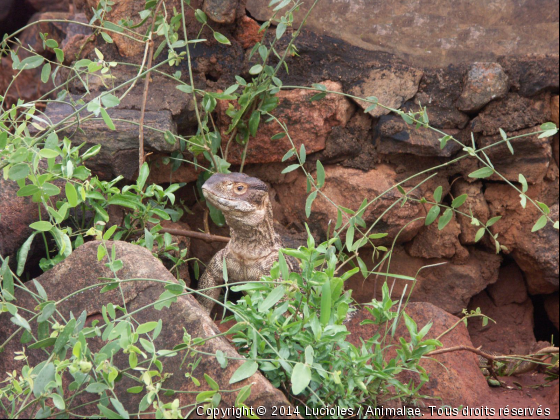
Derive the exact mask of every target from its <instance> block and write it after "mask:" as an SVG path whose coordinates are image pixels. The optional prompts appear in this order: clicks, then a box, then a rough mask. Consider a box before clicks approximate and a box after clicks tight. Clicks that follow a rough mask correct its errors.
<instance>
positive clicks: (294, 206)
mask: <svg viewBox="0 0 560 420" xmlns="http://www.w3.org/2000/svg"><path fill="white" fill-rule="evenodd" d="M325 173H326V182H325V186H324V187H323V189H322V191H323V193H324V194H325V195H326V196H327V197H329V198H330V199H331V200H332V201H333V202H334V203H336V204H338V205H341V206H344V207H346V208H350V209H352V210H354V211H357V210H358V208H359V207H360V205H361V204H362V202H363V200H364V199H366V200H368V201H370V200H373V199H374V198H376V197H378V196H380V195H381V194H382V193H383V192H385V191H386V190H389V189H390V188H391V187H393V186H394V185H395V184H396V183H397V182H398V175H397V174H396V172H395V170H394V169H393V168H392V167H391V166H389V165H385V164H380V165H377V167H376V168H375V169H372V170H370V171H367V172H363V171H360V170H357V169H351V168H344V167H341V166H337V165H327V166H325ZM433 188H435V187H432V186H431V185H427V184H424V185H423V186H422V187H421V188H419V189H417V190H415V191H414V192H413V194H417V195H420V194H421V193H426V192H427V191H428V190H429V191H433ZM275 189H276V192H277V193H278V201H279V203H280V204H281V205H282V207H283V209H284V216H285V218H286V219H287V221H288V223H294V224H296V225H301V224H302V223H303V222H304V221H306V222H307V223H308V224H309V226H310V228H311V229H312V231H314V232H316V233H318V234H319V236H321V237H326V232H327V229H328V228H329V221H330V223H331V226H330V229H331V231H332V228H333V225H334V224H335V223H336V220H337V209H336V207H335V206H334V205H333V204H332V203H331V202H330V201H328V200H326V199H325V198H324V197H323V196H322V195H321V194H319V195H318V196H317V199H316V200H315V202H314V203H313V206H312V209H311V214H312V216H311V217H310V218H309V219H307V217H306V214H305V202H306V198H307V195H308V194H307V193H306V189H307V181H306V178H305V177H304V176H303V175H302V174H300V173H298V175H297V178H296V179H295V180H294V181H293V183H289V184H279V185H276V186H275ZM399 197H401V194H400V193H399V192H398V191H397V190H396V188H394V189H392V190H390V191H389V192H388V193H386V194H385V195H383V196H382V197H380V198H379V199H378V200H376V201H375V202H374V203H373V204H372V205H371V206H369V207H368V208H367V209H366V210H365V212H364V214H363V219H364V221H365V222H366V224H368V226H369V225H370V224H371V223H373V222H375V221H376V219H377V218H378V217H381V220H379V221H378V222H377V224H376V226H375V228H374V229H373V230H372V233H374V232H384V233H388V234H389V236H388V237H386V238H384V239H383V240H382V243H384V244H388V243H391V241H392V240H393V239H394V238H395V237H396V236H397V235H399V234H400V235H399V236H398V240H397V242H398V243H402V242H407V241H410V240H411V239H412V238H413V237H414V236H415V235H416V234H417V233H418V231H419V230H420V228H421V227H422V226H423V221H422V220H416V221H414V222H412V223H410V222H411V220H413V219H415V218H419V217H422V216H424V214H425V211H424V208H423V207H422V206H421V205H419V204H417V203H413V202H411V201H407V203H406V204H405V205H404V206H402V207H401V205H400V204H398V205H395V206H393V207H392V209H391V210H389V211H388V212H387V213H386V214H385V215H383V216H382V213H383V212H384V211H386V210H387V209H388V208H389V206H391V205H393V204H394V203H395V202H396V201H397V200H398V199H399ZM343 220H347V219H346V216H344V217H343ZM302 227H303V226H302ZM401 229H403V231H402V232H401ZM356 238H357V236H356Z"/></svg>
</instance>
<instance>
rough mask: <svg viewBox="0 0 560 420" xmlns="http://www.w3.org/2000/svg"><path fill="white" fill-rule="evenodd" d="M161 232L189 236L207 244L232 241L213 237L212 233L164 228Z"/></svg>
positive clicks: (222, 237)
mask: <svg viewBox="0 0 560 420" xmlns="http://www.w3.org/2000/svg"><path fill="white" fill-rule="evenodd" d="M160 232H164V233H165V232H167V233H170V234H172V235H179V236H187V237H189V238H196V239H202V240H203V241H206V242H229V240H230V238H228V237H226V236H219V235H212V234H210V233H202V232H196V231H194V230H183V229H168V228H163V229H161V230H160Z"/></svg>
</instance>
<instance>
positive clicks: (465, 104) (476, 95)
mask: <svg viewBox="0 0 560 420" xmlns="http://www.w3.org/2000/svg"><path fill="white" fill-rule="evenodd" d="M464 83H465V84H464V87H463V92H462V93H461V96H460V97H459V99H458V100H457V108H458V109H459V110H460V111H464V112H475V111H478V110H479V109H481V108H482V107H484V105H486V104H487V103H488V102H490V101H492V100H494V99H498V98H501V97H502V96H504V95H505V94H506V93H507V91H508V89H509V84H508V77H507V75H506V74H505V73H504V69H502V66H500V65H499V64H498V63H474V64H473V65H472V66H471V67H470V68H469V71H468V72H467V74H466V76H465V80H464Z"/></svg>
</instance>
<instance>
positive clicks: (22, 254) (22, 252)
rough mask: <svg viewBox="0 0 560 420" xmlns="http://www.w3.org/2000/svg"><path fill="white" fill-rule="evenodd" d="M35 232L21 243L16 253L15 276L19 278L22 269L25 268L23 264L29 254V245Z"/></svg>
mask: <svg viewBox="0 0 560 420" xmlns="http://www.w3.org/2000/svg"><path fill="white" fill-rule="evenodd" d="M36 234H37V232H34V233H32V234H31V235H30V236H29V238H27V240H26V241H25V242H24V243H23V245H22V246H21V248H20V249H19V251H18V265H17V271H16V273H17V275H18V276H21V275H22V274H23V269H24V268H25V263H26V261H27V255H28V254H29V249H30V248H31V243H32V242H33V238H35V235H36Z"/></svg>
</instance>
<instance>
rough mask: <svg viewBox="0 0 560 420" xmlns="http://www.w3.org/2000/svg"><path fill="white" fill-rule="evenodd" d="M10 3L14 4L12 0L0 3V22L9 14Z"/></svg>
mask: <svg viewBox="0 0 560 420" xmlns="http://www.w3.org/2000/svg"><path fill="white" fill-rule="evenodd" d="M12 4H14V0H4V1H3V2H1V3H0V22H1V21H3V20H4V19H6V18H7V17H8V16H9V15H10V11H11V9H12Z"/></svg>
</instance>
